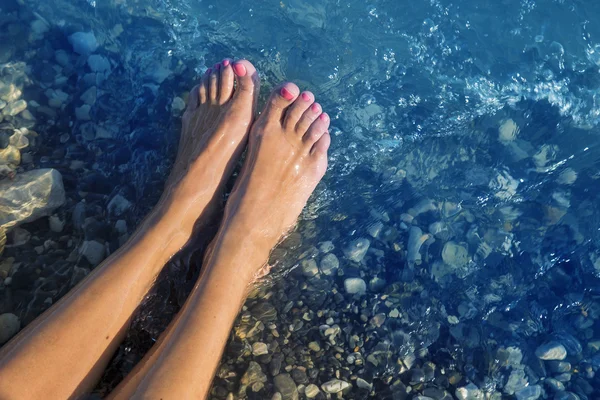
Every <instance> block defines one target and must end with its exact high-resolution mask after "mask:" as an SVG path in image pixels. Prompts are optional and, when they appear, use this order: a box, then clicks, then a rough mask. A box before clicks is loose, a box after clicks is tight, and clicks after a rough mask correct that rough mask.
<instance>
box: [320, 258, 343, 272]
mask: <svg viewBox="0 0 600 400" xmlns="http://www.w3.org/2000/svg"><path fill="white" fill-rule="evenodd" d="M339 266H340V261H339V260H338V258H337V257H336V256H335V254H333V253H328V254H326V255H325V256H324V257H323V258H322V259H321V272H323V274H324V275H333V274H334V273H335V271H336V270H337V269H338V268H339Z"/></svg>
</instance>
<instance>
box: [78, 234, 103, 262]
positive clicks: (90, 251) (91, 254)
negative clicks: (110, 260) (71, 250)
mask: <svg viewBox="0 0 600 400" xmlns="http://www.w3.org/2000/svg"><path fill="white" fill-rule="evenodd" d="M80 253H81V255H82V256H84V257H85V259H86V260H88V262H89V263H90V264H92V265H98V264H100V263H101V262H102V260H104V258H105V257H106V248H105V247H104V245H103V244H102V243H100V242H98V241H96V240H86V241H85V242H83V244H82V246H81V250H80Z"/></svg>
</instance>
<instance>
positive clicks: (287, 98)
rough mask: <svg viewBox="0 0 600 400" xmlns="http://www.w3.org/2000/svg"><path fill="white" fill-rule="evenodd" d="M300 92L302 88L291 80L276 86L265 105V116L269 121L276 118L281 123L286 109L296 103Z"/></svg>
mask: <svg viewBox="0 0 600 400" xmlns="http://www.w3.org/2000/svg"><path fill="white" fill-rule="evenodd" d="M299 94H300V89H298V86H296V85H295V84H293V83H291V82H286V83H283V84H282V85H280V86H278V87H276V88H275V89H274V90H273V92H271V96H270V97H269V101H268V102H267V105H266V107H265V111H264V114H263V118H266V119H267V120H268V121H273V120H276V121H278V122H279V123H282V122H283V118H284V116H285V113H286V110H287V109H288V107H289V106H290V105H291V104H292V103H294V101H295V100H296V99H297V98H298V95H299Z"/></svg>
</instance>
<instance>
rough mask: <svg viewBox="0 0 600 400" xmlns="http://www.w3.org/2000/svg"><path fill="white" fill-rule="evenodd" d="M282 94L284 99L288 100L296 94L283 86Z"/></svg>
mask: <svg viewBox="0 0 600 400" xmlns="http://www.w3.org/2000/svg"><path fill="white" fill-rule="evenodd" d="M280 93H281V95H282V96H283V98H284V99H286V100H291V99H293V98H294V95H293V94H292V93H290V91H289V90H287V89H286V88H284V87H282V88H281V91H280Z"/></svg>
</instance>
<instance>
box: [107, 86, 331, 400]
mask: <svg viewBox="0 0 600 400" xmlns="http://www.w3.org/2000/svg"><path fill="white" fill-rule="evenodd" d="M328 127H329V117H328V115H327V114H325V113H322V112H321V107H320V106H319V105H318V104H317V103H314V96H313V95H312V93H310V92H304V93H301V94H300V93H299V89H298V87H297V86H296V85H294V84H291V83H286V84H284V85H282V86H281V87H279V88H278V89H276V90H275V91H274V92H273V93H272V94H271V97H270V99H269V102H268V104H267V106H266V109H265V111H264V113H263V114H262V115H261V117H260V118H259V119H258V120H257V122H256V123H255V125H254V126H253V128H252V130H251V132H250V142H249V148H248V154H247V158H246V161H245V164H244V167H243V169H242V172H241V174H240V176H239V178H238V180H237V182H236V185H235V188H234V190H233V192H232V194H231V196H230V197H229V200H228V202H227V205H226V207H225V216H224V219H223V222H222V224H221V227H220V230H219V233H218V234H217V237H216V238H215V239H214V241H213V242H212V243H211V246H210V248H209V251H208V252H207V255H206V257H205V260H204V265H203V271H202V274H201V276H200V278H199V281H198V283H197V284H196V286H195V287H194V290H193V291H192V293H191V294H190V296H189V298H188V299H187V302H186V303H185V305H184V307H183V309H182V310H181V311H180V313H179V315H178V316H177V317H176V319H175V321H173V322H172V324H171V326H170V327H169V329H168V330H167V332H166V333H165V334H164V335H163V336H162V337H161V339H160V340H159V342H158V343H157V344H156V345H155V346H154V348H153V349H152V350H151V351H150V353H149V354H147V355H146V357H145V358H144V359H143V360H142V361H141V362H140V364H139V365H138V366H137V367H136V368H135V369H134V370H133V371H132V373H131V374H129V375H128V376H127V377H126V378H125V381H124V382H123V383H122V384H121V385H120V386H119V387H117V389H116V390H115V391H114V392H113V393H112V394H111V396H110V398H113V399H131V398H134V399H138V398H140V399H141V398H143V399H163V400H168V399H205V398H206V397H207V395H208V391H209V390H210V386H211V381H212V379H213V375H214V373H215V370H216V368H217V366H218V363H219V360H220V358H221V354H222V351H223V348H224V346H225V344H226V341H227V338H228V336H229V331H230V329H231V325H232V323H233V321H234V319H235V317H236V315H237V313H238V312H239V310H240V308H241V306H242V304H243V302H244V299H245V297H246V293H247V291H248V288H249V286H250V285H251V283H252V282H253V281H254V280H255V278H256V276H257V272H258V271H259V270H261V267H263V266H264V265H265V263H266V261H267V259H268V256H269V252H270V250H271V249H272V248H273V247H274V246H275V245H276V244H277V242H278V241H279V240H280V238H281V237H282V235H283V234H285V233H286V232H288V231H289V229H290V228H291V227H292V226H293V225H294V224H295V222H296V219H297V218H298V215H299V214H300V212H301V211H302V208H303V207H304V205H305V204H306V202H307V200H308V198H309V196H310V194H311V193H312V192H313V190H314V189H315V187H316V185H317V183H318V182H319V181H320V180H321V178H322V177H323V175H324V174H325V170H326V168H327V150H328V148H329V143H330V140H331V139H330V136H329V133H328V132H327V129H328Z"/></svg>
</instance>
